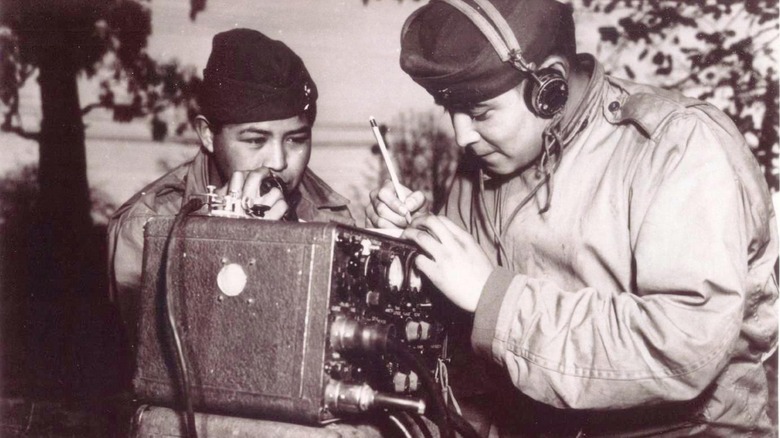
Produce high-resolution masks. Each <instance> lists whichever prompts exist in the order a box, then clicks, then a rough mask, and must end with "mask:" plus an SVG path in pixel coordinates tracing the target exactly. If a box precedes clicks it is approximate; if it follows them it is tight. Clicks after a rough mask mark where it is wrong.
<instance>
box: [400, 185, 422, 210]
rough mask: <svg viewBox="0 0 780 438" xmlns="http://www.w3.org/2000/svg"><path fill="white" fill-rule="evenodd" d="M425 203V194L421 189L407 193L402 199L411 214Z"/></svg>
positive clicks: (420, 208)
mask: <svg viewBox="0 0 780 438" xmlns="http://www.w3.org/2000/svg"><path fill="white" fill-rule="evenodd" d="M425 204H426V199H425V195H424V194H423V192H421V191H419V190H418V191H415V192H412V193H411V194H409V196H407V197H406V199H405V200H404V206H405V207H406V209H407V210H408V211H409V212H411V213H412V214H417V212H419V211H420V210H422V209H423V207H424V206H425Z"/></svg>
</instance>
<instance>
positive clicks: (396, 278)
mask: <svg viewBox="0 0 780 438" xmlns="http://www.w3.org/2000/svg"><path fill="white" fill-rule="evenodd" d="M403 283H404V265H403V263H401V259H400V258H399V257H398V256H396V255H394V256H393V258H392V260H390V267H388V269H387V285H388V286H390V290H393V289H395V290H400V289H401V285H402V284H403Z"/></svg>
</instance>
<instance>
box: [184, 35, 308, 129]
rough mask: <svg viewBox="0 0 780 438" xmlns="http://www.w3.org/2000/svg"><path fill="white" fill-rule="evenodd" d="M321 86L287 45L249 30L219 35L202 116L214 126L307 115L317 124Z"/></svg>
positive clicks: (205, 81) (208, 69) (207, 74)
mask: <svg viewBox="0 0 780 438" xmlns="http://www.w3.org/2000/svg"><path fill="white" fill-rule="evenodd" d="M316 102H317V87H316V86H315V85H314V81H313V80H312V79H311V76H310V75H309V72H308V71H307V70H306V66H304V64H303V61H302V60H301V58H300V57H298V55H296V54H295V53H294V52H293V51H292V50H291V49H290V48H289V47H287V45H285V44H284V43H283V42H281V41H276V40H273V39H271V38H268V37H267V36H265V35H263V34H262V33H260V32H258V31H256V30H251V29H233V30H229V31H227V32H222V33H218V34H217V35H215V36H214V39H213V41H212V48H211V55H210V56H209V60H208V63H207V64H206V68H205V69H204V70H203V84H202V88H201V93H200V96H199V104H200V107H201V113H202V114H203V115H204V116H205V117H206V118H207V119H208V120H209V121H210V122H214V123H220V124H225V123H250V122H262V121H267V120H279V119H287V118H290V117H295V116H297V115H299V114H302V113H306V114H307V115H308V117H309V121H310V122H312V123H314V118H315V116H316V113H317V107H316Z"/></svg>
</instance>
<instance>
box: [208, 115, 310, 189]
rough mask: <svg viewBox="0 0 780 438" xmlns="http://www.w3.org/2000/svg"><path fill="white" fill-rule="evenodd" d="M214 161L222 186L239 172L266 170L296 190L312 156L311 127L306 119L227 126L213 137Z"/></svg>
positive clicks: (300, 117)
mask: <svg viewBox="0 0 780 438" xmlns="http://www.w3.org/2000/svg"><path fill="white" fill-rule="evenodd" d="M213 145H214V159H215V163H216V165H217V170H218V171H219V175H220V178H221V179H222V182H223V183H225V182H227V181H229V180H230V177H231V175H232V174H233V173H234V172H236V171H249V170H255V169H259V168H262V167H265V168H267V169H269V170H270V171H271V173H272V174H274V175H277V176H278V177H280V178H281V179H282V180H284V182H285V183H286V185H287V187H288V189H289V190H292V189H295V188H297V187H298V184H300V182H301V179H302V178H303V173H304V170H305V169H306V165H307V164H308V163H309V157H310V156H311V124H310V123H309V122H308V120H307V119H306V117H304V116H296V117H291V118H289V119H282V120H269V121H264V122H252V123H237V124H226V125H223V126H222V130H221V131H220V132H219V133H214V140H213Z"/></svg>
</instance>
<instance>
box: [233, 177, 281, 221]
mask: <svg viewBox="0 0 780 438" xmlns="http://www.w3.org/2000/svg"><path fill="white" fill-rule="evenodd" d="M270 176H271V171H270V170H268V169H267V168H265V167H261V168H258V169H255V170H250V171H236V172H233V175H232V176H231V177H230V182H229V183H228V184H227V185H226V186H225V187H222V188H221V189H220V190H219V191H218V192H217V193H219V194H221V195H223V196H224V195H226V194H229V193H233V194H234V196H237V197H238V199H240V200H242V204H245V205H249V206H252V205H260V206H265V207H268V208H267V209H265V211H264V213H263V215H262V216H261V217H258V216H252V217H258V218H259V219H266V220H279V219H281V218H282V217H283V216H284V215H285V213H287V210H288V209H289V208H290V206H289V205H288V204H287V200H286V199H285V198H284V193H282V191H281V190H280V189H279V188H278V187H273V188H271V190H269V191H268V192H267V193H265V194H263V195H261V194H260V184H261V183H262V181H263V180H264V179H265V178H268V177H270ZM247 216H250V215H248V214H247Z"/></svg>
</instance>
